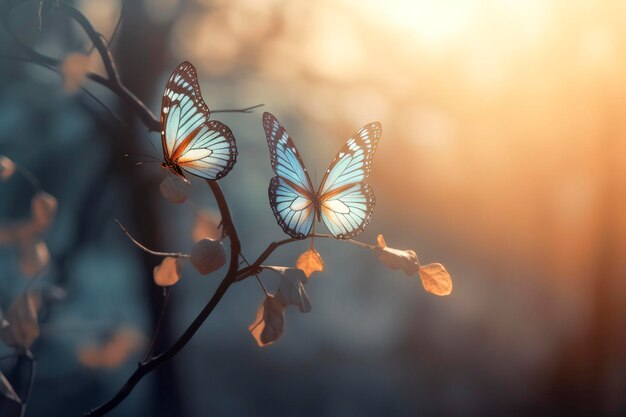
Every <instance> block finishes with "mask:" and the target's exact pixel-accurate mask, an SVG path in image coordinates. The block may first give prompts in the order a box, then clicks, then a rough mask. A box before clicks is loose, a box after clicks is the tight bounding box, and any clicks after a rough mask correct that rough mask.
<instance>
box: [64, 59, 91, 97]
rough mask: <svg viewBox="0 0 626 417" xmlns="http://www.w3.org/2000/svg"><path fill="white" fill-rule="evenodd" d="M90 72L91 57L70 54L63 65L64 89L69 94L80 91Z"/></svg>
mask: <svg viewBox="0 0 626 417" xmlns="http://www.w3.org/2000/svg"><path fill="white" fill-rule="evenodd" d="M88 71H89V56H87V55H85V54H81V53H73V54H69V55H67V56H66V57H65V59H64V60H63V62H62V63H61V74H63V89H64V90H65V91H66V92H68V93H75V92H76V91H78V90H79V89H80V87H81V85H82V84H83V81H84V80H85V77H86V76H87V72H88Z"/></svg>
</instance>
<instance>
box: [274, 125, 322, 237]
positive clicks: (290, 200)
mask: <svg viewBox="0 0 626 417" xmlns="http://www.w3.org/2000/svg"><path fill="white" fill-rule="evenodd" d="M263 129H264V130H265V137H266V138H267V145H268V146H269V150H270V159H271V162H272V169H273V170H274V173H275V174H276V176H275V177H273V178H272V180H271V181H270V186H269V190H268V194H269V198H270V206H271V207H272V211H273V212H274V216H275V217H276V220H277V221H278V224H279V225H280V227H282V229H283V230H284V231H285V233H287V234H288V235H289V236H291V237H294V238H297V239H304V238H306V236H307V235H308V234H309V233H310V232H311V228H312V226H313V219H314V218H315V209H314V204H313V200H314V191H313V184H311V179H310V178H309V174H308V173H307V171H306V168H305V167H304V164H303V163H302V158H300V154H299V153H298V150H297V149H296V146H295V145H294V143H293V140H292V139H291V137H289V134H288V133H287V131H286V130H285V128H284V127H283V125H282V124H280V122H279V121H278V119H276V117H274V116H273V115H272V114H270V113H263Z"/></svg>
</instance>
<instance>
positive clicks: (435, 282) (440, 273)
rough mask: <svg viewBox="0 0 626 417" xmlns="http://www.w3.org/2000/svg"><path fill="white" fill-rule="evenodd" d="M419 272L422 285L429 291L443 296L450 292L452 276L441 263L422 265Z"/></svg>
mask: <svg viewBox="0 0 626 417" xmlns="http://www.w3.org/2000/svg"><path fill="white" fill-rule="evenodd" d="M419 272H420V277H421V278H422V285H423V286H424V289H425V290H426V291H428V292H429V293H431V294H435V295H439V296H444V295H449V294H450V293H451V292H452V278H451V277H450V274H449V273H448V271H447V270H446V268H445V267H444V266H443V265H441V264H438V263H433V264H428V265H425V266H422V267H421V268H420V271H419Z"/></svg>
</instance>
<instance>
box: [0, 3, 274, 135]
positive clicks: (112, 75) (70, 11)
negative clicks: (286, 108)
mask: <svg viewBox="0 0 626 417" xmlns="http://www.w3.org/2000/svg"><path fill="white" fill-rule="evenodd" d="M56 10H57V11H58V12H59V13H64V14H65V15H67V16H68V17H70V18H71V19H73V20H74V21H76V23H78V24H79V25H80V27H81V28H82V29H83V31H84V32H85V33H86V34H87V36H88V37H89V39H90V40H91V42H92V43H93V45H94V47H95V48H96V50H97V51H98V54H99V55H100V58H101V59H102V62H103V64H104V67H105V70H106V73H107V75H108V78H105V77H103V76H101V75H99V74H95V73H93V72H89V73H87V75H86V77H87V78H88V79H90V80H92V81H94V82H96V83H98V84H100V85H102V86H104V87H106V88H108V89H109V90H111V92H113V93H114V94H115V95H117V96H118V97H119V98H120V99H121V100H122V101H123V102H124V103H126V104H127V105H128V106H130V108H131V109H132V110H133V112H134V113H135V114H136V115H137V117H139V119H140V120H141V122H142V123H143V124H144V126H146V128H147V129H148V130H149V131H151V132H160V131H161V122H160V120H159V119H158V118H157V117H156V116H155V115H154V113H152V112H151V111H150V109H149V108H148V107H147V106H146V105H145V104H144V103H143V101H141V100H140V99H139V98H138V97H137V96H135V95H134V94H133V93H132V92H131V91H130V90H129V89H128V88H126V86H125V85H124V84H123V83H122V81H121V79H120V76H119V72H118V71H117V67H116V65H115V60H114V58H113V55H112V54H111V51H110V49H109V47H108V45H106V44H105V42H104V40H103V39H102V36H101V34H100V33H99V32H97V31H96V30H95V28H94V27H93V26H92V25H91V23H90V22H89V20H88V19H87V17H85V15H84V14H82V13H81V12H80V10H78V9H77V8H75V7H74V6H72V5H70V4H68V3H61V4H60V5H59V7H58V8H57V9H56ZM9 22H10V18H9V13H7V15H6V16H5V18H4V19H3V21H2V24H3V26H4V29H5V31H6V32H7V33H8V34H9V36H10V37H11V38H12V39H13V42H14V43H15V44H16V45H17V47H18V48H19V49H20V51H21V52H22V53H23V54H25V55H26V56H28V57H30V58H31V59H32V60H33V61H35V62H37V63H40V64H45V65H47V66H50V67H55V68H58V67H59V66H60V65H62V60H60V59H57V58H53V57H50V56H47V55H44V54H42V53H39V52H37V51H35V50H34V49H33V48H32V47H30V46H28V45H26V44H25V43H24V42H22V41H21V39H20V38H19V37H18V36H17V35H16V34H15V33H14V32H13V31H12V30H11V27H10V23H9ZM260 106H262V104H258V105H256V106H252V107H247V108H244V109H226V110H213V111H212V113H250V112H251V111H252V110H254V109H255V108H258V107H260Z"/></svg>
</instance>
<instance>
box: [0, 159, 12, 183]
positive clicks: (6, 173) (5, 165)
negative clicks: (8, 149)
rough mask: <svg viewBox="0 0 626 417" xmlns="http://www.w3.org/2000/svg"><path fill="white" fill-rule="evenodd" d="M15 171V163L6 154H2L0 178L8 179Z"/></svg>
mask: <svg viewBox="0 0 626 417" xmlns="http://www.w3.org/2000/svg"><path fill="white" fill-rule="evenodd" d="M14 173H15V164H14V163H13V161H11V160H10V159H9V158H7V157H6V156H4V155H0V180H2V181H6V180H8V179H9V178H11V177H12V176H13V174H14Z"/></svg>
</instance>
